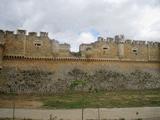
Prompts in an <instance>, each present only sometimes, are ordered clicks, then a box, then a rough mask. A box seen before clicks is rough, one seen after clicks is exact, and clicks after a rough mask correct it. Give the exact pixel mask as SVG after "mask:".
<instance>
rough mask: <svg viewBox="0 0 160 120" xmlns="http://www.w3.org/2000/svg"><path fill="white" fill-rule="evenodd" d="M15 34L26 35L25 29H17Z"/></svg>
mask: <svg viewBox="0 0 160 120" xmlns="http://www.w3.org/2000/svg"><path fill="white" fill-rule="evenodd" d="M17 35H26V30H17Z"/></svg>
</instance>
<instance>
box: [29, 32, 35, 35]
mask: <svg viewBox="0 0 160 120" xmlns="http://www.w3.org/2000/svg"><path fill="white" fill-rule="evenodd" d="M28 35H29V36H37V33H36V32H29V33H28Z"/></svg>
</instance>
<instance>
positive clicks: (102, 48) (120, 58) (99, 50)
mask: <svg viewBox="0 0 160 120" xmlns="http://www.w3.org/2000/svg"><path fill="white" fill-rule="evenodd" d="M0 68H1V69H0V92H1V91H2V92H11V91H15V92H20V93H23V92H26V91H27V92H35V91H37V92H44V91H45V92H51V91H52V92H56V91H57V92H59V91H61V90H63V91H65V90H66V89H68V88H69V87H68V86H69V85H70V84H71V80H72V79H77V74H79V75H80V78H82V77H84V75H86V74H87V75H89V76H92V77H93V78H94V79H93V78H92V77H90V80H91V81H90V84H88V88H86V89H90V88H96V87H97V88H96V89H103V90H104V89H110V88H114V89H121V88H124V89H130V88H131V89H132V88H133V89H137V87H138V81H137V80H138V79H139V80H140V81H141V80H144V79H145V80H147V81H148V82H150V83H147V84H145V88H147V89H152V88H160V76H159V77H157V75H159V72H160V43H159V42H145V41H136V40H128V39H125V38H124V36H123V35H116V36H115V38H110V37H109V38H106V39H104V38H102V37H98V40H97V41H96V42H94V43H91V44H81V45H80V47H79V52H71V51H70V45H69V44H67V43H65V44H60V43H59V42H58V41H57V40H54V39H50V38H49V37H48V33H46V32H40V34H39V35H37V33H36V32H29V33H28V35H27V33H26V31H25V30H17V33H16V34H15V33H14V32H13V31H3V30H0ZM77 69H79V70H78V73H74V74H75V78H71V76H70V75H71V74H69V73H71V72H72V71H73V72H75V71H74V70H77ZM135 70H140V71H142V72H138V73H135V74H132V72H133V71H135ZM97 71H99V72H98V73H99V74H100V77H98V76H97ZM101 71H104V72H101ZM105 71H109V72H105ZM110 71H112V72H110ZM76 72H77V71H76ZM143 72H144V73H143ZM146 72H147V73H146ZM84 73H85V74H84ZM102 73H104V74H102ZM108 73H109V74H108ZM126 73H127V74H126ZM148 73H149V74H148ZM74 74H72V75H74ZM101 74H102V75H101ZM137 74H138V76H137ZM141 74H142V75H141ZM150 74H151V75H150ZM128 75H130V76H128ZM103 76H104V78H105V80H103V79H102V80H101V77H102V78H103ZM117 76H118V77H117ZM151 76H152V77H151ZM72 77H73V76H72ZM95 78H97V79H95ZM84 79H88V77H86V78H84ZM92 80H94V82H93V81H92ZM107 80H109V81H107ZM125 80H129V81H130V82H128V81H125ZM155 80H156V82H155ZM111 81H112V82H111ZM97 82H98V83H97ZM96 83H97V84H96ZM115 83H117V84H115ZM153 83H155V84H153ZM149 84H150V85H149ZM97 85H98V86H97ZM122 86H125V87H122Z"/></svg>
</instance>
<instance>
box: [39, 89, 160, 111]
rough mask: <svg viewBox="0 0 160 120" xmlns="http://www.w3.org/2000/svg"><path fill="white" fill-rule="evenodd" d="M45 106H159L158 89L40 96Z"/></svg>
mask: <svg viewBox="0 0 160 120" xmlns="http://www.w3.org/2000/svg"><path fill="white" fill-rule="evenodd" d="M41 101H42V102H43V107H45V108H81V107H85V108H96V107H101V108H106V107H107V108H112V107H143V106H160V90H159V89H157V90H144V91H115V92H112V91H108V92H106V91H101V92H97V93H68V94H63V95H54V96H48V97H46V96H45V97H41Z"/></svg>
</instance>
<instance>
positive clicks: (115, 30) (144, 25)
mask: <svg viewBox="0 0 160 120" xmlns="http://www.w3.org/2000/svg"><path fill="white" fill-rule="evenodd" d="M0 29H4V30H16V29H25V30H27V31H36V32H39V31H46V32H49V36H50V38H54V39H56V40H58V41H60V42H61V43H64V42H66V43H70V44H71V50H72V51H77V50H78V46H79V44H81V43H90V42H93V41H95V40H96V39H97V36H103V37H113V36H115V35H116V34H124V35H125V37H126V38H130V39H138V40H154V41H160V0H0Z"/></svg>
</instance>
